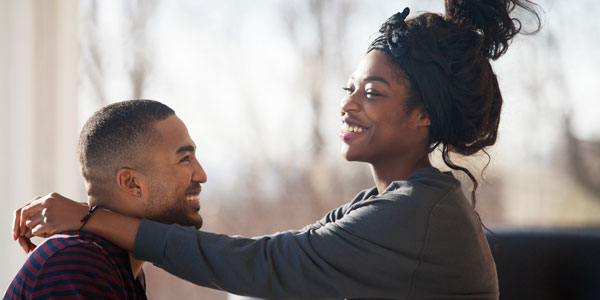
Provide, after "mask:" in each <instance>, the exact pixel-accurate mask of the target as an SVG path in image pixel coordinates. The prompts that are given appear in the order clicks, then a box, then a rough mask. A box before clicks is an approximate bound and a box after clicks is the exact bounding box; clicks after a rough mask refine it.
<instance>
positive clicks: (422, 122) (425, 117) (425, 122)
mask: <svg viewBox="0 0 600 300" xmlns="http://www.w3.org/2000/svg"><path fill="white" fill-rule="evenodd" d="M415 112H416V114H417V116H416V117H417V119H416V125H417V127H420V126H431V120H430V119H429V114H428V113H427V111H426V110H425V108H423V107H419V108H416V109H415Z"/></svg>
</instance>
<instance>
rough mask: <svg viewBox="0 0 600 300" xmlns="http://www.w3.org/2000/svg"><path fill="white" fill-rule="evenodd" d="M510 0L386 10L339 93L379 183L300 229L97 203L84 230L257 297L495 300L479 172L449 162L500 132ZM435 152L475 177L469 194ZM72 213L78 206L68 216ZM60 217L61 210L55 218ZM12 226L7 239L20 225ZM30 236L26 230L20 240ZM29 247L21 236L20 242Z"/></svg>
mask: <svg viewBox="0 0 600 300" xmlns="http://www.w3.org/2000/svg"><path fill="white" fill-rule="evenodd" d="M528 4H531V3H528V2H521V1H518V0H511V1H508V0H496V1H492V0H486V1H483V0H482V1H475V0H473V1H467V0H447V1H446V14H445V15H444V16H441V15H438V14H433V13H423V14H421V15H418V16H416V17H414V18H411V19H408V20H406V17H407V15H408V13H409V10H408V9H405V10H404V11H403V12H402V13H397V14H395V15H393V16H392V17H391V18H390V19H388V20H387V21H386V22H385V23H384V24H383V26H382V27H381V29H380V32H381V35H380V36H379V37H377V38H376V39H375V40H374V41H373V43H372V44H371V45H370V46H369V48H368V52H367V54H366V55H365V57H364V58H363V60H362V61H361V63H360V64H359V66H358V68H357V69H356V70H355V71H354V73H353V74H352V76H351V77H350V79H349V80H348V83H347V85H346V87H344V89H345V90H346V91H347V95H346V96H345V97H344V98H343V99H342V102H341V117H342V131H341V133H340V136H341V138H342V140H343V144H342V145H343V146H342V152H343V155H344V156H345V158H346V159H347V160H349V161H362V162H366V163H369V164H370V165H371V170H372V174H373V179H374V181H375V187H373V188H372V189H369V190H365V191H362V192H360V193H359V194H358V195H357V196H356V197H355V198H354V200H352V201H351V202H349V203H348V204H346V205H344V206H342V207H340V208H337V209H334V210H332V211H331V212H330V213H328V214H327V215H326V216H325V217H324V218H323V219H322V220H320V221H318V222H316V223H315V224H312V225H309V226H307V227H306V228H304V229H303V230H300V231H290V232H285V233H279V234H275V235H271V236H264V237H259V238H252V239H250V238H243V237H229V236H226V235H219V234H214V233H209V232H203V231H196V230H195V229H194V228H192V227H181V226H177V225H165V224H159V223H156V222H153V221H149V220H138V219H132V218H128V217H124V216H121V215H118V214H115V213H112V212H110V211H107V210H97V212H96V213H95V214H94V215H93V217H92V218H90V219H89V222H88V223H87V224H86V225H85V227H84V228H83V229H84V230H85V231H89V232H92V233H95V234H98V235H100V236H103V237H105V238H107V239H108V240H110V241H112V242H114V243H116V244H117V245H119V246H120V247H122V248H124V249H126V250H129V251H133V254H134V256H135V257H136V258H137V259H141V260H147V261H151V262H153V263H155V264H157V265H159V266H160V267H162V268H163V269H165V270H167V271H169V272H170V273H172V274H174V275H176V276H179V277H181V278H184V279H186V280H189V281H191V282H193V283H196V284H198V285H202V286H208V287H212V288H217V289H223V290H226V291H228V292H232V293H236V294H244V295H252V296H256V297H261V298H276V299H281V298H385V299H438V298H439V299H441V298H443V299H448V298H452V299H497V298H498V282H497V275H496V270H495V265H494V261H493V259H492V256H491V254H490V249H489V247H488V243H487V241H486V238H485V235H484V233H483V230H482V225H481V222H480V220H479V217H478V215H477V214H476V212H475V210H474V208H473V207H474V205H475V189H476V188H477V181H476V179H475V178H474V176H473V175H472V174H471V173H470V172H469V171H468V170H467V169H466V168H463V167H460V166H458V165H456V164H455V163H453V162H452V160H451V158H450V153H451V152H454V153H458V154H461V155H471V154H474V153H477V152H479V151H481V150H484V148H485V147H487V146H490V145H493V144H494V143H495V140H496V136H497V130H498V124H499V120H500V109H501V106H502V96H501V93H500V90H499V86H498V81H497V79H496V76H495V74H494V73H493V70H492V67H491V65H490V59H497V58H499V57H500V56H501V55H502V54H504V53H505V52H506V50H507V47H508V42H509V41H510V39H511V38H512V37H514V36H515V35H516V34H517V33H519V31H520V23H519V21H518V20H515V19H512V18H511V17H510V16H509V13H510V12H511V11H512V9H513V8H514V7H515V6H520V7H523V8H526V9H527V10H529V11H531V12H532V13H534V15H535V17H536V19H537V20H538V22H539V17H538V16H537V14H535V11H534V10H533V9H532V8H531V6H528ZM438 147H440V148H441V153H442V158H443V161H444V162H445V164H446V165H447V166H449V167H450V168H452V169H455V170H461V171H464V172H465V173H466V174H467V175H468V176H469V177H470V178H471V180H472V181H473V184H474V186H473V190H472V194H471V202H472V204H470V203H469V200H468V199H467V198H466V197H465V195H464V194H463V192H462V189H461V185H460V182H459V181H458V180H456V179H455V178H454V177H453V176H452V174H451V173H449V172H440V171H439V170H438V169H436V168H433V167H432V166H431V163H430V160H429V156H430V153H432V151H433V150H434V149H435V148H438ZM86 211H87V208H86V207H85V206H82V205H80V204H78V203H76V202H73V201H71V200H68V199H65V198H63V197H61V196H59V195H57V194H52V195H50V196H48V197H46V198H45V201H40V200H36V201H33V202H32V203H31V204H28V205H27V206H25V207H24V208H23V211H22V212H23V213H22V215H20V216H19V215H17V216H18V217H17V218H16V222H17V223H19V222H20V224H27V227H28V228H33V229H34V230H33V233H34V234H36V235H40V236H47V235H50V234H54V233H56V232H59V231H65V230H76V229H78V228H79V227H80V226H81V223H80V218H81V216H83V215H85V212H86ZM73 216H78V217H77V218H74V217H73ZM55 220H60V223H57V222H56V221H55ZM26 231H27V228H26V227H24V226H18V225H16V226H15V234H16V236H15V237H18V236H22V235H25V236H28V234H29V233H27V232H26ZM21 240H25V241H26V239H21ZM25 247H28V245H25Z"/></svg>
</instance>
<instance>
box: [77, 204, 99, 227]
mask: <svg viewBox="0 0 600 300" xmlns="http://www.w3.org/2000/svg"><path fill="white" fill-rule="evenodd" d="M96 208H98V205H94V206H90V210H88V213H87V215H85V216H84V217H83V219H81V221H80V222H81V227H79V231H81V229H83V226H84V225H85V223H87V221H88V220H89V219H90V217H91V216H92V214H93V213H94V212H95V211H96Z"/></svg>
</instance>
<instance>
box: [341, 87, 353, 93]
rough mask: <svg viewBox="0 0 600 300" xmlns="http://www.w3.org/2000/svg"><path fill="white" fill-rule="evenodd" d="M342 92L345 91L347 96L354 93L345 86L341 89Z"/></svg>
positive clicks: (350, 88)
mask: <svg viewBox="0 0 600 300" xmlns="http://www.w3.org/2000/svg"><path fill="white" fill-rule="evenodd" d="M342 90H344V91H346V93H348V94H352V92H354V89H353V88H352V87H350V86H345V87H343V88H342Z"/></svg>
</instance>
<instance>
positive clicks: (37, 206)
mask: <svg viewBox="0 0 600 300" xmlns="http://www.w3.org/2000/svg"><path fill="white" fill-rule="evenodd" d="M42 203H43V198H38V199H36V200H34V201H31V203H29V204H27V205H25V206H23V207H21V216H20V219H19V234H20V235H23V234H24V233H25V232H27V231H28V230H29V229H28V227H27V224H26V222H27V221H28V220H29V219H30V218H32V217H33V216H35V215H36V214H40V213H41V210H42ZM40 216H41V215H40Z"/></svg>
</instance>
